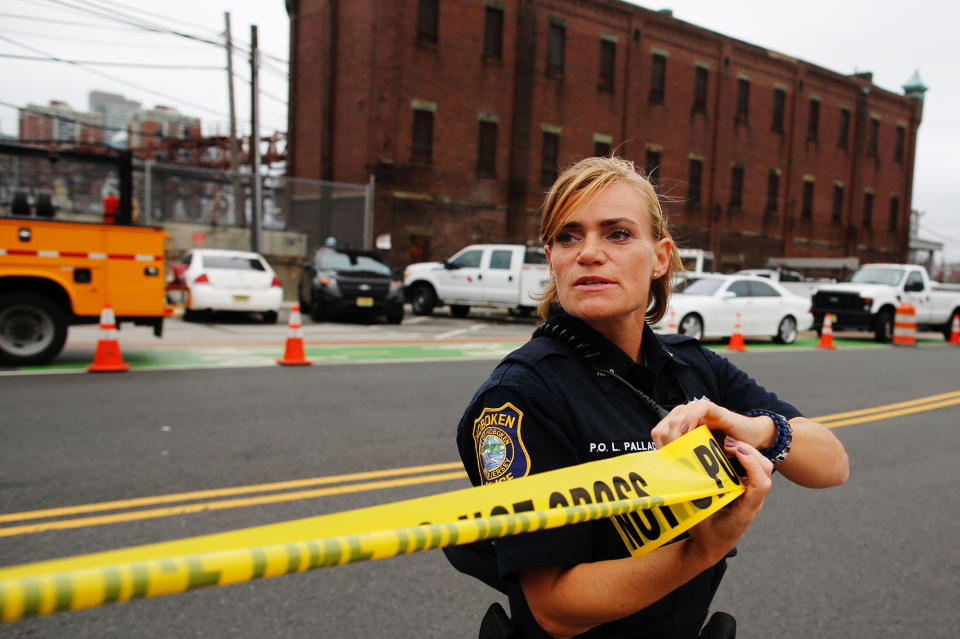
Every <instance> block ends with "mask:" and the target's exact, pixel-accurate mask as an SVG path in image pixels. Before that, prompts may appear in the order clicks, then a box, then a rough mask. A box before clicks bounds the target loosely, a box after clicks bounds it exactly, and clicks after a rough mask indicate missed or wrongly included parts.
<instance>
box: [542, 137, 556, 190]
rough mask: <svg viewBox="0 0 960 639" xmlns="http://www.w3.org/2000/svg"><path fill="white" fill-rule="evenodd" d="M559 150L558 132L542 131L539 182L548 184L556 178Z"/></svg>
mask: <svg viewBox="0 0 960 639" xmlns="http://www.w3.org/2000/svg"><path fill="white" fill-rule="evenodd" d="M559 152H560V134H558V133H553V132H550V131H544V132H543V143H542V146H541V147H540V184H543V185H544V186H550V185H551V184H553V181H554V180H555V179H557V165H558V164H557V162H558V158H559Z"/></svg>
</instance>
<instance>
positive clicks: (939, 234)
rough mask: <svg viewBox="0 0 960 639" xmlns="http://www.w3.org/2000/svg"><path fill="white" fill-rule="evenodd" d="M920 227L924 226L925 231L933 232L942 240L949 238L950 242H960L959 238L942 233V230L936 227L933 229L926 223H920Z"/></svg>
mask: <svg viewBox="0 0 960 639" xmlns="http://www.w3.org/2000/svg"><path fill="white" fill-rule="evenodd" d="M920 228H922V229H923V230H924V231H926V232H927V233H932V234H933V235H936V236H937V237H939V238H940V239H942V240H947V241H948V242H951V243H954V244H960V239H957V238H955V237H950V236H949V235H944V234H943V233H941V232H940V231H938V230H936V229H932V228H930V227H929V226H926V225H924V224H921V225H920Z"/></svg>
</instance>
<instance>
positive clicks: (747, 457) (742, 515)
mask: <svg viewBox="0 0 960 639" xmlns="http://www.w3.org/2000/svg"><path fill="white" fill-rule="evenodd" d="M724 449H725V451H726V453H727V454H728V455H736V457H737V459H738V460H739V461H740V463H741V464H742V465H743V467H744V469H745V470H746V476H745V477H742V478H741V481H742V482H743V485H744V488H746V490H745V491H744V493H743V494H742V495H741V496H740V497H738V498H737V499H736V500H734V501H733V502H731V503H730V504H728V505H727V506H726V507H724V508H721V509H720V510H718V511H717V512H716V513H714V514H713V515H711V516H710V517H708V518H707V519H705V520H704V521H702V522H701V523H699V524H697V525H696V526H694V527H693V528H691V529H690V538H691V545H692V548H693V549H694V551H695V552H699V553H702V554H704V555H705V556H706V557H707V559H708V561H710V562H712V563H716V562H718V561H720V560H721V559H722V558H723V557H725V556H726V555H727V553H728V552H730V550H731V549H732V548H733V547H734V546H735V545H736V544H737V540H738V539H740V536H741V535H743V533H744V532H745V531H746V530H747V528H748V527H749V526H750V524H751V522H753V519H754V518H755V517H756V516H757V514H758V513H759V512H760V510H761V509H762V508H763V501H764V499H766V496H767V493H768V492H770V487H771V486H772V485H773V482H772V481H771V479H770V474H771V473H772V472H773V463H772V462H771V461H770V460H769V459H767V458H766V457H764V456H763V455H761V454H760V453H759V452H758V451H757V449H756V448H754V447H753V446H750V445H749V444H746V443H744V442H739V441H737V440H735V439H733V438H732V437H729V436H728V437H727V438H726V440H725V441H724Z"/></svg>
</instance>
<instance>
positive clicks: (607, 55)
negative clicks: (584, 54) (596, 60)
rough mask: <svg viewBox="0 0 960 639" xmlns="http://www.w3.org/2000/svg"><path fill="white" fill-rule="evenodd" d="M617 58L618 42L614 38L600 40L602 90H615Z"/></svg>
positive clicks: (600, 83) (599, 86)
mask: <svg viewBox="0 0 960 639" xmlns="http://www.w3.org/2000/svg"><path fill="white" fill-rule="evenodd" d="M616 60H617V43H616V42H613V41H612V40H607V39H603V40H600V80H599V83H598V85H597V86H598V88H599V89H600V90H601V91H613V69H614V67H615V66H616V65H615V63H616Z"/></svg>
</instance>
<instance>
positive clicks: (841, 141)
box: [837, 108, 850, 149]
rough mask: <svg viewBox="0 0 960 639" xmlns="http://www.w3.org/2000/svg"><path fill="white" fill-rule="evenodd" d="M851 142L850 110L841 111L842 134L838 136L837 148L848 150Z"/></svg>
mask: <svg viewBox="0 0 960 639" xmlns="http://www.w3.org/2000/svg"><path fill="white" fill-rule="evenodd" d="M849 140H850V109H847V108H843V109H840V133H839V134H838V135H837V148H838V149H846V148H847V145H848V142H849Z"/></svg>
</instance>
